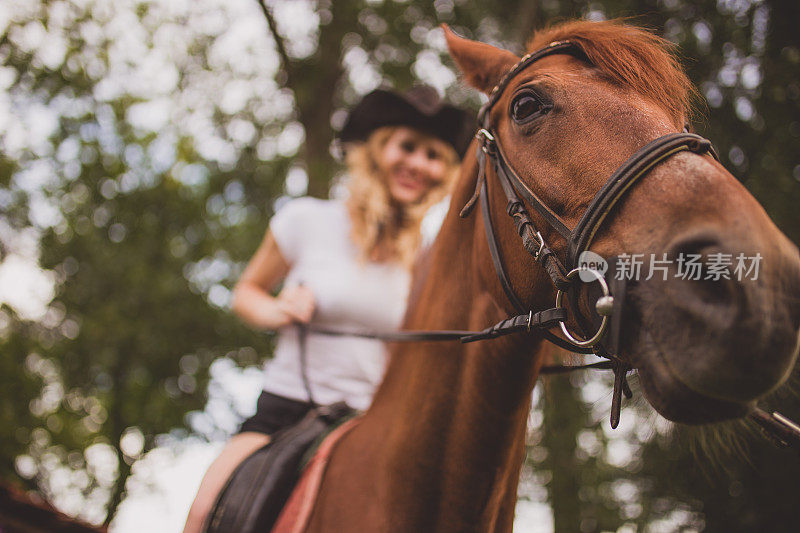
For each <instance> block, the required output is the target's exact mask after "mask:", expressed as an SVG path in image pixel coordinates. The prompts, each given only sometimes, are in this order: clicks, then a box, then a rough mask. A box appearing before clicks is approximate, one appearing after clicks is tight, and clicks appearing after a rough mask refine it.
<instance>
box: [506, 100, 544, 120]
mask: <svg viewBox="0 0 800 533" xmlns="http://www.w3.org/2000/svg"><path fill="white" fill-rule="evenodd" d="M544 110H545V106H544V105H543V104H542V102H541V101H540V100H539V99H538V98H536V97H535V96H533V95H532V94H530V93H525V94H522V95H520V96H518V97H517V98H515V99H514V101H513V102H512V103H511V118H513V119H514V121H515V122H517V123H518V124H523V123H525V122H528V121H529V120H531V119H532V118H534V117H535V116H537V115H539V113H540V112H541V111H544Z"/></svg>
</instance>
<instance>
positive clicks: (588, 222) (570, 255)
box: [461, 41, 717, 427]
mask: <svg viewBox="0 0 800 533" xmlns="http://www.w3.org/2000/svg"><path fill="white" fill-rule="evenodd" d="M553 54H568V55H573V56H576V57H579V58H582V59H584V60H587V61H588V58H586V56H585V55H584V53H583V52H582V50H581V49H580V48H579V47H578V46H577V45H575V44H574V43H572V42H569V41H560V42H554V43H551V44H549V45H548V46H545V47H544V48H541V49H539V50H537V51H536V52H533V53H531V54H528V55H526V56H525V57H523V58H522V59H520V61H519V62H518V63H517V64H516V65H514V66H513V67H512V68H511V69H510V70H509V71H508V72H507V73H506V74H505V75H504V76H503V78H501V80H500V82H499V83H498V84H497V85H496V86H495V87H494V89H492V91H491V92H490V94H489V100H488V101H487V102H486V104H485V105H484V106H483V107H482V108H481V110H480V112H479V113H478V121H479V123H480V125H481V128H480V129H479V130H478V133H477V134H476V138H477V140H478V151H477V162H478V179H477V182H476V185H475V192H474V194H473V195H472V197H471V198H470V199H469V201H468V202H467V204H466V205H465V206H464V208H463V209H462V211H461V217H462V218H464V217H468V216H469V215H470V213H471V212H472V211H473V209H474V208H475V205H476V204H477V202H478V200H479V199H480V203H481V213H482V215H483V225H484V228H485V231H486V239H487V242H488V245H489V253H490V255H491V257H492V262H493V264H494V269H495V272H496V273H497V278H498V280H499V281H500V285H501V287H502V288H503V292H505V294H506V296H507V298H508V300H509V301H510V302H511V304H512V305H513V307H514V308H515V309H516V311H517V312H518V313H523V314H524V313H525V312H526V309H525V306H524V305H523V304H522V300H521V299H520V298H519V297H518V296H517V294H516V292H515V291H514V289H513V287H512V285H511V282H510V280H509V277H508V274H507V273H506V270H505V266H504V263H503V258H502V255H501V253H500V249H499V247H498V245H497V240H496V237H495V232H494V225H493V223H492V213H491V207H490V204H489V201H488V198H487V197H488V184H487V166H488V167H489V168H491V169H492V170H493V172H494V174H495V176H496V178H497V181H498V182H499V183H500V186H501V188H502V190H503V193H504V194H505V196H506V199H507V200H508V203H507V206H506V213H507V214H508V215H509V216H510V217H511V219H512V221H513V223H514V227H515V228H516V231H517V233H518V234H519V236H520V237H521V238H522V245H523V247H524V248H525V250H526V251H527V252H528V253H529V254H530V255H531V257H533V259H534V261H536V262H537V263H539V264H540V265H541V266H542V267H543V268H544V270H545V271H546V272H547V274H548V275H549V276H550V279H551V281H552V283H553V286H554V287H555V289H556V302H555V306H554V307H553V309H552V311H553V312H556V311H564V313H563V314H564V315H565V318H564V319H562V320H559V323H558V325H559V327H560V329H561V332H562V333H563V335H564V338H561V337H558V336H557V335H555V334H553V333H552V332H550V331H547V330H543V331H542V334H543V335H544V337H545V338H546V339H547V340H548V341H550V342H552V343H553V344H555V345H557V346H560V347H562V348H564V349H567V350H570V351H572V352H579V353H594V354H596V355H599V356H601V357H604V358H606V359H608V360H609V361H610V362H611V368H612V370H613V371H614V375H615V379H614V394H613V397H612V408H611V426H612V427H616V426H617V424H618V423H619V410H620V404H621V395H622V394H623V392H624V393H625V395H626V396H629V391H630V390H629V387H628V386H627V383H626V374H627V372H628V371H629V370H631V367H630V365H629V364H628V363H627V362H625V361H623V360H621V359H620V358H619V357H617V356H616V355H615V352H616V351H617V349H618V342H619V331H620V327H621V320H622V304H623V301H624V297H623V294H624V286H623V283H622V281H623V280H616V279H615V277H613V276H612V279H611V280H609V281H606V278H605V276H603V274H602V273H600V272H598V271H597V270H593V269H591V268H588V267H584V266H580V265H579V264H578V259H579V257H580V254H581V253H582V252H584V251H587V250H588V249H589V247H590V245H591V243H592V240H593V239H594V236H595V235H596V234H597V232H598V231H599V229H600V228H601V226H602V224H603V221H604V220H606V218H607V217H608V215H609V214H610V213H611V211H612V209H613V208H614V206H615V205H616V204H617V202H618V201H619V200H620V199H621V198H622V197H623V196H624V195H625V194H626V193H627V192H628V191H629V190H631V188H632V187H633V185H634V184H635V183H636V182H637V181H638V180H639V179H640V178H641V177H643V176H644V175H646V174H647V173H648V172H649V171H650V170H651V169H652V168H653V167H655V166H656V165H657V164H658V163H660V162H662V161H664V160H666V159H669V158H670V157H672V156H673V155H675V154H678V153H680V152H683V151H689V152H692V153H695V154H701V155H702V154H705V153H709V154H711V155H712V156H713V157H714V158H715V159H717V155H716V152H715V151H714V148H713V146H712V145H711V142H710V141H708V140H706V139H704V138H703V137H700V136H699V135H695V134H693V133H687V132H683V133H671V134H668V135H664V136H663V137H659V138H657V139H655V140H653V141H651V142H650V143H648V144H647V145H646V146H644V147H643V148H641V149H639V150H638V151H637V152H636V153H634V154H633V155H632V156H631V157H630V158H628V160H627V161H625V162H624V163H623V164H622V165H621V166H620V167H619V168H618V169H617V170H616V171H615V172H614V173H613V174H612V175H611V177H610V178H609V179H608V180H607V181H606V183H605V185H603V187H601V189H600V190H599V191H598V192H597V194H596V195H595V196H594V198H593V199H592V201H591V202H590V203H589V206H588V207H587V208H586V211H585V212H584V214H583V216H582V217H581V218H580V220H579V222H578V224H577V225H576V226H575V228H574V229H570V228H569V226H568V225H567V224H566V222H564V220H562V218H561V217H560V216H559V215H558V214H557V213H555V212H554V211H553V210H552V209H550V208H549V207H548V206H547V204H545V203H544V202H543V201H542V200H541V199H540V198H539V197H538V196H537V195H536V193H534V192H533V191H532V190H531V189H530V188H529V187H528V186H527V185H526V184H525V182H524V181H523V180H522V179H521V178H520V176H519V174H518V173H517V172H516V171H515V170H514V167H513V166H512V165H511V163H510V162H509V161H508V158H507V157H506V155H505V151H504V150H503V146H502V144H501V142H500V138H499V136H498V134H497V133H496V131H495V130H494V128H493V127H492V124H491V116H490V115H491V110H492V108H493V107H494V106H495V105H496V104H497V102H498V100H499V99H500V97H501V96H502V94H503V91H504V90H505V88H506V87H507V86H508V84H509V83H510V82H511V80H512V79H513V78H514V77H515V76H517V75H518V74H519V73H520V72H522V71H523V70H525V69H526V68H528V67H529V66H530V65H532V64H533V63H535V62H536V61H538V60H540V59H542V58H544V57H547V56H550V55H553ZM526 204H527V205H529V206H531V207H533V208H534V209H535V210H536V212H537V213H538V214H539V215H540V216H541V217H542V218H543V219H544V220H545V222H546V223H547V224H548V225H550V227H552V228H553V229H554V230H555V231H556V232H558V233H559V234H560V235H561V236H562V237H563V238H564V239H565V240H566V242H567V256H566V261H565V262H562V261H561V260H560V259H559V258H558V256H557V255H556V254H555V253H554V252H553V251H552V250H551V249H550V247H549V246H548V244H547V242H545V239H544V237H542V233H541V231H539V229H538V228H537V227H536V225H535V224H534V222H533V220H532V219H531V217H530V215H529V214H528V211H527V210H526ZM584 272H585V273H586V274H588V275H589V276H590V279H591V278H593V280H594V281H597V282H598V283H599V284H600V287H601V289H602V296H601V297H600V298H599V299H598V301H597V303H596V305H595V309H596V311H597V313H598V315H599V316H600V317H601V320H600V325H599V326H598V327H597V329H596V331H595V332H594V333H592V334H590V333H589V332H590V331H591V329H592V324H591V320H590V319H589V318H588V317H586V316H584V315H583V314H582V313H581V312H580V308H579V306H578V283H577V281H578V280H579V279H581V278H580V277H579V274H581V273H584ZM610 285H611V286H612V287H613V286H616V287H614V288H615V289H616V290H612V288H610ZM612 292H613V293H614V294H612ZM565 294H566V295H567V296H568V298H569V299H570V302H571V306H570V307H571V308H572V311H573V314H574V316H575V321H576V323H577V325H578V327H579V329H580V330H581V333H582V335H577V334H575V333H573V332H571V331H570V330H569V327H568V326H567V320H566V309H565V308H564V307H563V306H562V302H563V299H564V295H565ZM609 322H612V327H611V330H612V334H611V336H610V337H611V338H610V340H611V343H610V345H609V343H608V341H606V340H604V336H605V333H606V330H607V328H608V325H609Z"/></svg>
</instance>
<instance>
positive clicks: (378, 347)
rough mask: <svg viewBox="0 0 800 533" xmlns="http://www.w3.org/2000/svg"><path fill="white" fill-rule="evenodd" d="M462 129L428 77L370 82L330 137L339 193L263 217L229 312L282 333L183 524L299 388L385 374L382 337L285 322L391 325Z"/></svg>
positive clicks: (355, 392) (345, 389)
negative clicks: (421, 82)
mask: <svg viewBox="0 0 800 533" xmlns="http://www.w3.org/2000/svg"><path fill="white" fill-rule="evenodd" d="M472 132H473V121H472V119H471V118H470V115H468V114H467V113H466V112H464V111H461V110H459V109H457V108H456V107H453V106H451V105H449V104H445V103H443V102H442V101H441V100H440V99H439V96H438V94H437V93H436V91H435V90H434V89H432V88H431V87H427V86H418V87H415V88H414V89H412V90H410V91H408V92H407V93H405V94H398V93H395V92H392V91H387V90H383V89H378V90H375V91H373V92H371V93H369V94H368V95H366V96H365V97H364V98H363V99H362V100H361V102H360V103H359V104H358V105H357V106H356V107H355V108H353V110H352V111H351V113H350V115H349V117H348V119H347V122H346V124H345V126H344V128H343V129H342V132H341V135H340V139H341V141H342V142H343V143H345V146H346V148H347V149H346V153H347V159H346V161H347V166H348V170H349V181H348V182H347V187H348V190H349V197H348V198H347V199H346V200H345V201H343V202H342V201H337V200H329V201H324V200H317V199H313V198H300V199H297V200H292V201H290V202H289V203H287V204H286V205H285V206H284V207H283V208H282V209H280V210H279V211H278V213H276V214H275V216H274V217H273V218H272V220H271V221H270V227H269V230H268V231H267V233H266V236H265V237H264V241H263V242H262V244H261V246H260V247H259V249H258V250H257V251H256V253H255V255H254V256H253V258H252V259H251V260H250V263H249V264H248V265H247V268H246V269H245V271H244V272H243V274H242V277H241V279H240V280H239V282H238V283H237V285H236V288H235V290H234V298H233V311H234V312H235V313H236V314H237V315H239V316H240V317H241V318H242V319H243V320H244V321H245V322H247V323H248V324H250V325H251V326H253V327H255V328H258V329H265V330H279V331H280V334H279V337H278V344H277V347H276V349H275V357H274V358H273V359H271V360H270V361H268V362H267V364H266V366H265V381H264V391H263V392H262V394H261V396H260V397H259V399H258V406H257V411H256V414H255V415H254V416H253V417H251V418H249V419H248V420H246V421H245V422H244V423H243V424H242V427H241V430H240V432H239V433H238V434H237V435H235V436H233V437H232V438H231V440H230V441H229V442H228V444H227V445H226V446H225V448H224V449H223V451H222V453H221V454H220V456H219V457H218V458H217V459H216V460H215V461H214V463H212V465H211V466H210V467H209V469H208V472H207V473H206V475H205V477H204V478H203V481H202V483H201V485H200V489H199V490H198V493H197V496H196V497H195V500H194V502H193V504H192V507H191V509H190V511H189V517H188V518H187V521H186V527H185V529H184V531H185V532H194V531H200V530H201V528H202V525H203V521H204V520H205V517H206V516H207V515H208V513H209V512H210V510H211V508H212V506H213V504H214V501H215V500H216V497H217V494H218V493H219V491H220V490H221V489H222V487H223V485H224V484H225V482H226V480H227V479H228V477H229V476H230V474H231V473H232V472H233V470H234V469H235V468H236V466H237V465H238V464H239V463H241V462H242V460H244V459H245V458H246V457H247V456H249V455H250V454H251V453H253V452H254V451H256V450H258V449H259V448H261V447H263V446H264V445H265V444H267V443H268V442H269V440H270V435H272V434H273V433H275V432H276V431H278V430H280V429H282V428H284V427H286V426H289V425H292V424H294V423H296V422H298V421H299V420H300V419H301V418H302V417H303V416H304V415H305V414H306V412H307V411H308V410H309V409H310V408H311V403H310V400H311V398H309V392H310V393H311V394H312V395H313V400H314V402H316V403H318V404H331V403H334V402H337V401H342V400H343V401H346V402H347V403H348V405H350V406H351V407H354V408H356V409H366V408H367V407H369V404H370V401H371V398H372V393H373V392H374V390H375V387H376V386H377V384H378V383H379V381H380V379H381V378H382V376H383V371H384V366H385V358H386V353H385V348H384V346H383V345H382V343H380V342H379V341H374V340H367V339H357V338H342V337H329V336H323V335H315V334H313V333H312V334H309V335H308V336H307V338H305V339H301V338H300V336H299V335H300V333H299V331H298V328H296V327H290V326H292V325H293V324H305V323H314V324H321V325H326V326H336V327H342V326H344V327H357V328H366V329H377V330H387V329H397V328H398V327H399V326H400V321H401V319H402V317H403V314H404V312H405V303H406V297H407V294H408V288H409V281H410V268H411V264H412V262H413V260H414V257H415V254H416V251H417V248H418V247H419V244H420V240H421V235H420V223H421V221H422V216H423V214H424V213H425V211H426V210H427V209H428V208H429V207H430V206H431V205H433V204H434V203H436V202H437V201H439V200H441V199H442V198H443V197H444V196H445V195H446V194H447V192H448V185H449V184H450V183H452V180H453V177H454V176H455V174H456V172H457V170H458V162H459V157H460V155H461V154H463V151H464V150H465V149H466V146H467V144H468V143H469V140H470V138H471V134H472ZM281 282H283V289H282V290H281V291H280V293H279V294H278V296H277V297H273V296H271V294H270V293H271V291H272V290H273V289H275V288H276V287H277V286H278V285H279V284H280V283H281ZM301 342H303V343H304V344H305V348H304V350H305V354H306V356H305V357H306V370H305V373H306V377H307V380H308V384H307V386H306V384H305V383H304V378H303V375H302V374H303V373H302V372H301V368H300V351H301V349H303V348H301Z"/></svg>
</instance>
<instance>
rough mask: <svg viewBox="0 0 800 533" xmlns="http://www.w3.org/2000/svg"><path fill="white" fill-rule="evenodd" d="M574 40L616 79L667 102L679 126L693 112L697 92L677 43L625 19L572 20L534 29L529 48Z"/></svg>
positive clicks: (600, 67)
mask: <svg viewBox="0 0 800 533" xmlns="http://www.w3.org/2000/svg"><path fill="white" fill-rule="evenodd" d="M567 40H568V41H571V42H573V43H575V44H576V45H577V46H578V47H579V48H581V50H582V51H583V52H584V53H585V54H586V56H587V57H588V58H589V60H590V61H591V62H592V64H594V65H595V66H596V67H597V68H598V69H600V71H601V72H603V73H604V74H605V75H606V76H608V77H609V78H610V79H611V80H612V81H614V82H616V83H618V84H620V85H623V86H627V87H630V88H631V89H633V90H634V91H636V92H637V93H639V94H641V95H642V96H644V97H646V98H649V99H650V100H652V101H655V102H656V103H658V104H661V105H662V106H664V108H666V109H667V111H668V112H669V113H670V117H671V118H672V119H673V120H674V121H675V124H676V125H678V126H681V127H682V126H683V123H684V121H686V120H688V119H689V118H690V117H691V116H692V115H693V114H694V110H693V106H692V104H693V102H694V101H696V100H697V99H698V96H699V93H698V92H697V89H696V88H695V87H694V85H692V82H691V81H690V80H689V78H688V76H686V73H685V72H684V70H683V67H682V66H681V64H680V61H679V60H678V57H677V56H676V48H677V46H676V45H675V44H674V43H672V42H671V41H668V40H667V39H664V38H663V37H659V36H658V35H656V34H654V33H652V32H651V31H649V30H646V29H642V28H637V27H634V26H629V25H627V24H625V23H624V22H623V21H622V20H619V19H618V20H609V21H602V22H595V21H588V20H573V21H568V22H563V23H560V24H556V25H552V26H548V27H546V28H544V29H541V30H539V31H537V32H535V33H534V35H533V37H532V38H531V40H530V41H529V42H528V50H529V51H534V50H538V49H539V48H542V47H543V46H547V44H549V43H551V42H553V41H567Z"/></svg>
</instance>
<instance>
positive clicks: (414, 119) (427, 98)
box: [339, 85, 477, 156]
mask: <svg viewBox="0 0 800 533" xmlns="http://www.w3.org/2000/svg"><path fill="white" fill-rule="evenodd" d="M476 124H477V123H476V121H475V118H474V115H473V113H469V112H467V111H464V110H462V109H459V108H457V107H455V106H454V105H451V104H448V103H446V102H444V101H443V100H442V99H441V98H439V93H438V92H436V89H434V88H433V87H430V86H428V85H417V86H415V87H413V88H411V89H410V90H408V91H406V92H405V93H397V92H394V91H392V90H390V89H375V90H374V91H372V92H371V93H369V94H367V95H366V96H364V98H362V99H361V101H360V102H359V103H358V104H356V106H355V107H354V108H353V109H352V110H351V111H350V115H349V116H348V117H347V121H346V122H345V124H344V127H343V128H342V131H341V132H340V133H339V139H340V140H341V141H342V142H345V143H347V142H353V141H365V140H366V139H367V137H369V135H370V133H372V132H373V131H375V130H376V129H378V128H380V127H383V126H410V127H412V128H416V129H418V130H420V131H423V132H425V133H430V134H431V135H433V136H434V137H437V138H439V139H441V140H443V141H445V142H446V143H448V144H450V145H451V146H452V147H453V148H455V150H456V152H458V155H459V156H463V155H464V152H465V151H466V149H467V146H469V142H470V141H471V140H472V136H473V135H474V132H475V128H476Z"/></svg>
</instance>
